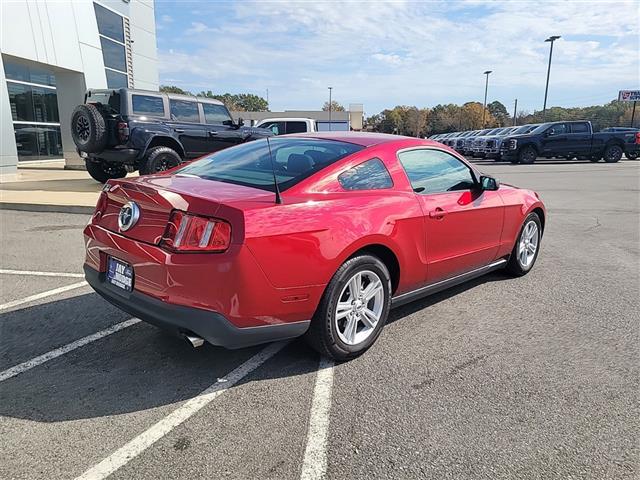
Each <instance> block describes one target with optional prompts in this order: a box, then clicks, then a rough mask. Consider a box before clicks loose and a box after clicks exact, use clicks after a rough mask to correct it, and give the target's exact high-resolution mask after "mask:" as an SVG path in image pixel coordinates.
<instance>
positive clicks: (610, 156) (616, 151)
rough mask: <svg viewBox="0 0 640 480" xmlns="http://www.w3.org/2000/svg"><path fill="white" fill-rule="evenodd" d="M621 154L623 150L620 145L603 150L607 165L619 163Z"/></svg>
mask: <svg viewBox="0 0 640 480" xmlns="http://www.w3.org/2000/svg"><path fill="white" fill-rule="evenodd" d="M623 153H624V150H623V149H622V147H621V146H620V145H609V146H608V147H607V148H605V149H604V155H603V157H604V161H605V162H607V163H616V162H619V161H620V159H621V158H622V154H623Z"/></svg>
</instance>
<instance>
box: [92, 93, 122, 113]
mask: <svg viewBox="0 0 640 480" xmlns="http://www.w3.org/2000/svg"><path fill="white" fill-rule="evenodd" d="M90 93H91V95H87V103H99V104H100V105H102V106H103V107H105V108H106V109H107V111H108V112H109V113H115V114H118V113H120V94H119V93H118V92H117V91H115V90H108V91H102V92H95V91H92V92H90Z"/></svg>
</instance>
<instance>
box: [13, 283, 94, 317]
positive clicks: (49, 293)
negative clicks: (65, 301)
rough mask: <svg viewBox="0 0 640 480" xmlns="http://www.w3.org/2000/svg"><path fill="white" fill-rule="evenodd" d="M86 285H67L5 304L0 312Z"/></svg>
mask: <svg viewBox="0 0 640 480" xmlns="http://www.w3.org/2000/svg"><path fill="white" fill-rule="evenodd" d="M85 285H87V282H78V283H72V284H71V285H65V286H64V287H59V288H54V289H53V290H47V291H46V292H42V293H36V294H35V295H30V296H28V297H25V298H20V299H18V300H13V301H12V302H7V303H3V304H2V305H0V311H2V310H6V309H7V308H12V307H17V306H19V305H23V304H25V303H29V302H34V301H36V300H40V299H41V298H46V297H50V296H52V295H57V294H58V293H64V292H68V291H69V290H74V289H76V288H80V287H84V286H85Z"/></svg>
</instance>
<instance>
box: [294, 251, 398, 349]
mask: <svg viewBox="0 0 640 480" xmlns="http://www.w3.org/2000/svg"><path fill="white" fill-rule="evenodd" d="M364 271H369V272H373V273H375V274H376V275H377V276H378V277H379V279H380V280H381V282H382V288H383V298H384V300H383V302H384V303H383V306H382V310H381V314H380V319H379V320H378V322H377V323H376V325H375V327H374V328H373V330H372V331H371V333H370V334H369V336H368V337H366V339H364V340H363V341H362V342H360V343H357V344H355V345H349V344H347V343H345V342H344V341H342V340H341V339H340V337H339V335H338V321H336V320H335V312H336V308H337V304H338V301H339V300H340V298H339V297H340V295H341V294H342V293H343V289H344V288H345V287H346V285H347V283H348V282H349V280H350V279H351V278H352V277H353V276H354V275H355V274H356V273H358V272H364ZM390 306H391V277H390V275H389V271H388V270H387V267H386V266H385V264H384V263H382V262H381V261H380V260H379V259H378V258H376V257H374V256H371V255H359V256H357V257H353V258H351V259H349V260H347V261H346V262H345V263H344V264H342V266H341V267H340V268H339V269H338V271H337V272H336V273H335V275H334V276H333V278H332V279H331V281H330V282H329V285H327V288H326V290H325V292H324V294H323V296H322V299H321V300H320V305H319V306H318V309H317V310H316V313H315V314H314V316H313V318H312V319H311V325H310V327H309V330H308V331H307V333H306V334H305V340H306V341H307V343H309V345H311V346H312V347H313V348H314V349H315V350H317V351H318V352H319V353H320V354H322V355H325V356H327V357H330V358H333V359H334V360H337V361H345V360H350V359H352V358H355V357H357V356H359V355H361V354H363V353H364V352H365V351H366V350H367V349H368V348H369V347H371V345H373V343H374V342H375V341H376V339H377V338H378V336H379V335H380V332H381V331H382V329H383V328H384V325H385V323H386V322H387V317H388V316H389V308H390ZM346 321H347V320H346V319H345V322H346ZM361 323H362V322H361V321H360V323H358V324H357V325H360V324H361ZM362 326H364V324H362ZM357 328H359V327H357Z"/></svg>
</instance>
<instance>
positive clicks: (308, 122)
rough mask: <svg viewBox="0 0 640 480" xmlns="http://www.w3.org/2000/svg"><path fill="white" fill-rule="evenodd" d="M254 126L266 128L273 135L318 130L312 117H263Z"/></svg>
mask: <svg viewBox="0 0 640 480" xmlns="http://www.w3.org/2000/svg"><path fill="white" fill-rule="evenodd" d="M254 126H255V127H259V128H267V129H269V130H271V131H272V132H273V133H274V134H275V135H285V134H287V133H305V132H317V131H318V124H317V123H316V121H315V120H313V119H312V118H265V119H264V120H260V121H259V122H258V123H257V124H256V125H254Z"/></svg>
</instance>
